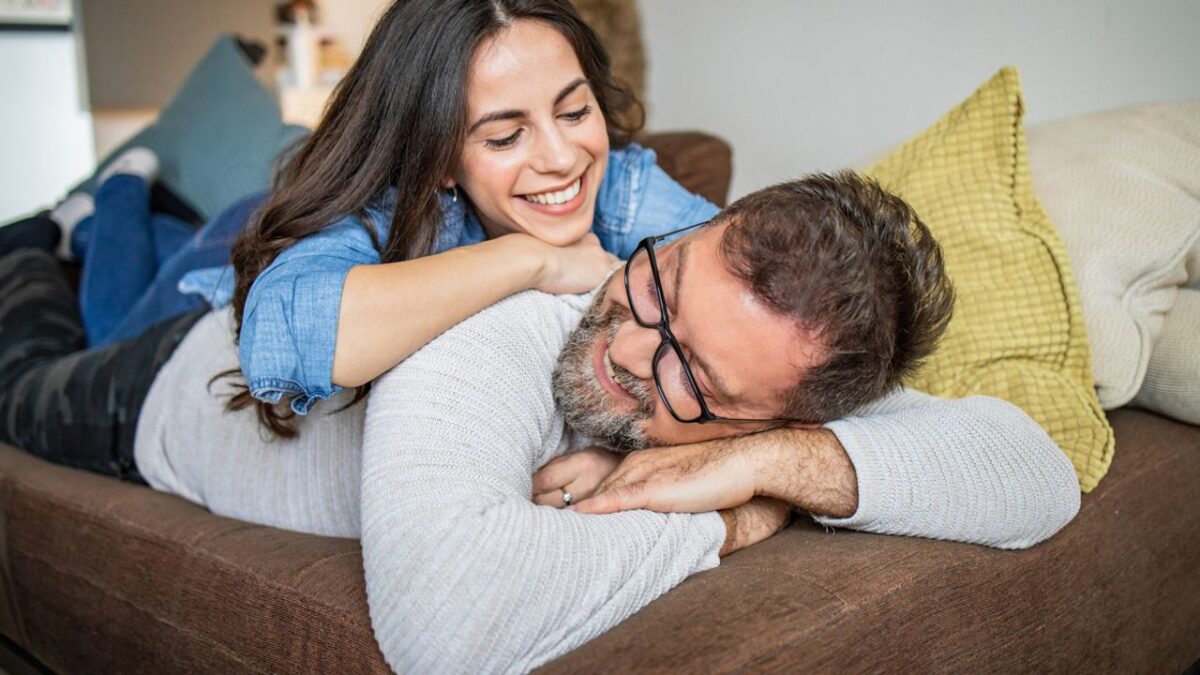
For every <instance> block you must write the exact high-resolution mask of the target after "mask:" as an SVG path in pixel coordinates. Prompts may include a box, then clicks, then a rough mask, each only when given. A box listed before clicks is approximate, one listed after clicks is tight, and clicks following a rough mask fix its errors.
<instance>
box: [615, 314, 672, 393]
mask: <svg viewBox="0 0 1200 675" xmlns="http://www.w3.org/2000/svg"><path fill="white" fill-rule="evenodd" d="M660 344H662V336H660V335H659V334H658V331H657V330H654V329H653V328H643V327H641V326H639V325H638V323H637V322H636V321H634V320H633V319H632V318H630V319H629V320H627V321H625V323H623V324H621V327H620V328H619V329H617V336H616V337H615V338H613V341H612V344H610V345H609V346H608V356H609V358H611V359H612V362H613V365H615V366H619V367H621V368H624V369H625V370H628V371H629V372H630V373H632V374H633V375H634V376H635V377H638V378H641V379H643V380H649V379H650V378H651V377H653V376H654V370H653V363H654V352H655V351H657V350H658V346H659V345H660Z"/></svg>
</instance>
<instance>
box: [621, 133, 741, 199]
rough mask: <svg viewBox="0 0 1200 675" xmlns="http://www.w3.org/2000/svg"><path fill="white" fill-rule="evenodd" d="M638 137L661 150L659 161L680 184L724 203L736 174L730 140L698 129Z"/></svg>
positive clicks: (656, 150) (643, 142)
mask: <svg viewBox="0 0 1200 675" xmlns="http://www.w3.org/2000/svg"><path fill="white" fill-rule="evenodd" d="M637 141H638V143H640V144H642V145H643V146H645V147H647V148H650V149H651V150H653V151H655V152H656V153H658V165H659V166H661V167H662V169H663V171H666V172H667V174H669V175H670V176H671V177H672V178H674V179H675V180H676V181H678V182H679V184H680V185H682V186H683V187H685V188H687V189H688V190H689V191H691V192H694V193H696V194H698V195H700V196H702V197H704V198H705V199H707V200H708V201H710V202H712V203H713V204H716V205H717V206H720V207H724V206H725V202H726V200H727V199H728V198H729V181H730V178H731V177H732V175H733V150H732V149H731V148H730V147H729V144H728V143H726V142H725V141H723V140H721V139H720V138H717V137H716V136H713V135H710V134H706V133H701V132H699V131H670V132H662V133H653V134H646V135H644V136H641V137H639V138H638V139H637Z"/></svg>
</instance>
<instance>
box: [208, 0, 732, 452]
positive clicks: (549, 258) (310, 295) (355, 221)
mask: <svg viewBox="0 0 1200 675" xmlns="http://www.w3.org/2000/svg"><path fill="white" fill-rule="evenodd" d="M638 111H640V106H639V104H638V103H637V101H636V99H635V98H634V96H633V94H632V93H631V92H630V91H629V90H628V89H626V88H624V87H623V86H622V85H620V84H618V83H617V82H616V81H614V80H613V78H612V76H611V74H610V66H609V59H608V55H607V54H606V53H605V52H604V49H603V47H602V46H601V45H600V43H599V41H598V39H597V37H596V35H595V33H593V32H592V30H591V29H590V28H589V27H588V26H587V25H586V24H584V23H583V22H582V20H581V19H580V18H579V16H578V15H577V14H576V12H575V10H574V8H573V7H572V6H571V4H570V3H569V2H567V1H566V0H493V1H485V0H453V1H451V2H447V1H445V0H400V1H399V2H396V3H395V4H393V5H392V6H391V7H390V8H389V9H388V11H387V12H386V13H385V14H384V16H383V17H382V18H381V20H380V22H379V24H378V25H377V26H376V27H375V29H374V31H373V32H372V34H371V37H370V38H369V39H368V41H367V43H366V46H365V48H364V50H363V54H362V56H361V57H360V58H359V60H358V61H357V62H356V63H355V65H354V66H353V68H352V69H351V70H350V72H349V73H348V74H347V76H346V78H345V80H343V82H342V83H341V85H339V87H338V89H337V91H336V92H335V94H334V97H333V99H332V101H331V103H330V106H329V109H328V111H327V113H326V115H325V116H324V119H323V121H322V123H321V125H320V126H319V127H318V128H317V129H316V131H315V132H314V133H313V135H312V136H311V137H310V138H308V139H307V140H306V141H305V143H304V144H303V145H302V146H300V147H299V148H298V149H297V150H296V151H295V153H294V154H292V156H291V157H290V158H289V159H288V160H287V162H286V164H285V165H284V166H283V168H282V170H281V172H280V174H279V176H278V177H277V179H276V185H275V188H274V190H273V191H272V193H271V195H270V196H269V198H268V199H267V201H266V204H265V206H264V207H263V209H262V211H261V215H260V218H259V219H258V221H257V222H256V223H254V224H253V225H252V226H251V227H250V228H249V229H247V231H246V232H245V233H244V235H243V236H242V237H241V239H240V240H239V241H238V243H237V245H236V247H235V249H234V251H233V261H234V265H235V267H236V270H237V290H236V292H235V294H234V307H235V314H236V316H237V318H238V321H239V322H240V328H239V330H240V340H239V344H240V356H241V369H242V372H243V374H244V375H245V377H246V381H247V389H246V391H243V392H242V393H241V394H239V395H238V396H236V397H235V398H234V399H233V400H232V401H231V404H230V405H231V407H232V408H234V409H237V408H244V407H248V406H252V405H253V406H256V407H257V408H258V409H259V414H260V419H261V420H262V421H263V422H264V423H265V424H266V425H267V426H268V427H269V428H270V429H271V430H272V431H274V432H276V433H278V434H282V435H288V434H290V433H292V428H291V426H290V424H289V419H290V418H291V417H292V416H294V415H296V414H306V413H307V412H308V410H309V408H310V407H311V406H312V405H313V404H314V403H315V402H316V401H318V400H320V399H325V398H328V397H330V396H332V395H334V394H336V393H337V392H338V391H340V390H341V388H342V387H363V388H362V389H360V390H359V394H360V396H361V395H362V394H364V393H365V390H366V389H365V385H368V384H369V383H370V381H371V380H373V379H374V378H376V377H378V376H379V375H380V374H382V373H383V372H385V371H387V370H388V369H390V368H391V367H392V366H394V365H396V364H397V363H399V362H400V361H402V360H404V359H405V358H407V357H408V356H409V355H410V354H412V353H413V352H415V351H416V350H417V349H419V348H420V347H421V346H422V345H424V344H425V343H427V342H428V341H429V340H431V339H432V338H434V337H436V336H437V335H439V334H441V333H442V332H444V331H445V330H446V329H448V328H449V327H451V326H453V325H454V324H456V323H458V322H459V321H461V320H463V319H464V318H466V317H468V316H470V315H472V314H474V313H475V312H477V311H479V310H480V309H482V308H483V307H486V306H488V305H490V304H492V303H494V302H496V301H497V300H499V299H501V298H503V297H505V296H507V295H510V294H512V293H515V292H517V291H520V290H524V289H529V288H537V289H540V290H543V291H546V292H550V293H579V292H583V291H586V290H590V289H591V288H593V287H595V286H596V285H597V284H598V283H599V282H600V281H601V280H602V279H603V278H604V277H605V276H606V275H607V274H608V272H609V271H610V270H611V269H612V268H613V266H614V265H615V264H616V263H617V256H622V257H623V256H626V255H628V254H629V252H630V251H631V250H632V249H633V246H634V245H635V244H636V243H637V242H638V241H639V240H640V239H642V238H643V237H644V236H646V235H648V234H657V233H658V232H656V231H654V230H655V229H658V228H659V226H660V224H662V223H671V225H672V226H673V227H678V226H679V225H680V224H690V223H696V222H701V221H703V220H706V219H708V218H709V217H711V216H712V215H713V214H715V213H716V211H717V208H716V207H715V206H713V205H712V204H710V203H708V202H707V201H706V200H704V199H703V198H701V197H698V196H696V195H692V194H690V193H688V192H687V191H686V190H684V189H683V188H681V187H680V186H679V185H678V184H676V183H675V182H674V181H672V180H671V179H670V178H668V177H667V176H666V174H665V173H663V172H662V171H661V170H660V169H659V168H658V167H657V166H656V165H655V163H654V155H653V153H651V152H649V151H646V150H643V149H642V148H640V147H638V146H637V145H636V144H632V143H631V142H630V140H631V137H632V134H633V133H634V132H636V131H637V129H638V127H639V126H640V119H641V115H640V114H636V113H638ZM627 120H634V121H635V123H632V124H631V123H628V122H626V121H627ZM639 224H640V226H639ZM650 228H653V229H650ZM662 229H671V228H669V227H667V228H662ZM380 317H389V318H391V319H393V320H388V321H380V320H379V318H380Z"/></svg>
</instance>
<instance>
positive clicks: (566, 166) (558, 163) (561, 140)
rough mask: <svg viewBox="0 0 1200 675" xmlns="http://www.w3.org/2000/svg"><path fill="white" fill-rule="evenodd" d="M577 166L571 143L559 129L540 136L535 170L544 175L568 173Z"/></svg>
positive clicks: (552, 129) (554, 128)
mask: <svg viewBox="0 0 1200 675" xmlns="http://www.w3.org/2000/svg"><path fill="white" fill-rule="evenodd" d="M574 166H575V153H574V150H573V148H572V145H571V141H570V140H569V139H568V138H567V137H566V136H564V135H563V133H562V131H560V130H559V129H558V128H557V127H551V128H550V129H549V130H548V131H545V132H543V133H541V134H539V143H538V148H537V157H536V159H535V160H534V168H535V169H537V170H538V171H540V172H542V173H567V172H568V171H570V170H571V168H572V167H574Z"/></svg>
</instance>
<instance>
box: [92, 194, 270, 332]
mask: <svg viewBox="0 0 1200 675" xmlns="http://www.w3.org/2000/svg"><path fill="white" fill-rule="evenodd" d="M265 198H266V194H265V193H259V194H255V195H251V196H250V197H247V198H245V199H242V200H241V201H239V202H237V203H235V204H234V205H233V206H231V207H229V208H227V209H225V210H224V211H222V212H221V213H220V215H218V216H217V217H216V218H214V219H213V220H210V221H209V222H208V223H207V224H205V225H204V227H202V228H200V229H199V230H196V229H194V228H192V227H191V226H190V225H188V224H186V223H184V222H182V221H179V220H177V219H175V218H172V217H170V216H166V215H164V214H153V213H151V212H150V206H149V203H150V202H149V191H148V188H147V186H146V184H145V182H144V181H142V180H141V179H140V178H138V177H136V176H125V175H116V176H113V177H112V178H109V179H108V180H107V181H105V182H104V184H103V185H101V186H100V187H99V189H97V190H96V195H95V199H96V212H95V214H94V215H93V216H92V221H93V222H92V223H91V225H90V227H88V228H87V229H86V230H85V231H87V232H88V242H87V251H86V254H85V255H84V256H83V261H84V265H83V270H84V271H83V278H82V280H81V283H80V298H79V300H80V310H81V312H82V314H83V322H84V327H85V329H86V331H87V337H88V346H89V347H98V346H104V345H110V344H113V343H114V342H119V341H121V340H125V339H129V338H132V337H136V336H137V335H140V334H141V333H142V332H143V331H145V330H146V329H148V328H150V327H151V326H153V325H155V324H157V323H160V322H161V321H163V320H165V319H169V318H171V317H175V316H179V315H180V314H185V313H187V312H190V311H193V310H195V309H199V308H202V307H205V306H206V303H205V302H204V300H203V299H202V298H200V297H199V296H196V295H185V294H183V293H180V292H179V290H178V285H179V280H180V278H182V277H183V275H185V274H187V273H188V272H191V271H192V270H196V269H202V268H205V267H215V266H220V265H226V264H228V263H229V252H230V249H231V248H232V246H233V243H234V241H235V240H236V239H237V236H238V234H239V233H240V232H241V230H242V227H243V226H244V225H245V224H246V222H248V221H249V219H250V216H251V214H253V212H254V210H255V209H257V208H258V206H259V205H260V204H261V203H262V202H263V200H264V199H265ZM81 226H83V224H81Z"/></svg>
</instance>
